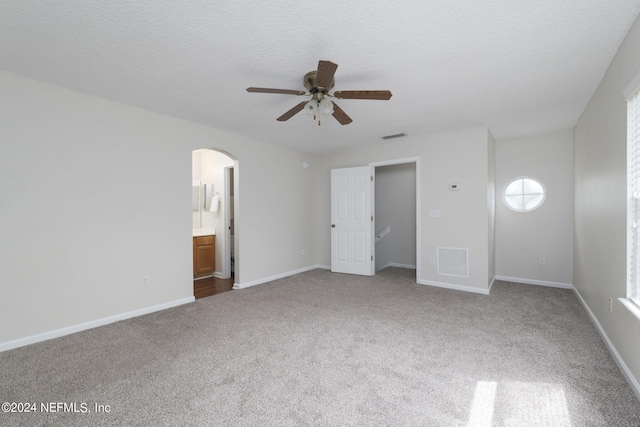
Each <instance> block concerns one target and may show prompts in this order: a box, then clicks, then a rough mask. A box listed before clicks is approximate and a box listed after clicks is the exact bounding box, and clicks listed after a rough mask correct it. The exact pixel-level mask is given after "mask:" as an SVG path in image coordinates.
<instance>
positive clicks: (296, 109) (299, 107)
mask: <svg viewBox="0 0 640 427" xmlns="http://www.w3.org/2000/svg"><path fill="white" fill-rule="evenodd" d="M307 102H309V101H302V102H301V103H300V104H298V105H296V106H295V107H293V108H292V109H290V110H289V111H287V112H286V113H284V114H283V115H281V116H280V117H278V118H277V119H276V120H278V121H279V122H285V121H287V120H289V119H290V118H291V117H293V116H295V115H296V114H298V113H299V112H300V111H302V110H303V109H304V106H305V105H307Z"/></svg>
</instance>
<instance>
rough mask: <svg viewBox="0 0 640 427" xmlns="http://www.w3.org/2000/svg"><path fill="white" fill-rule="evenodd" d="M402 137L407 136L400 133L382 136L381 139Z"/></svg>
mask: <svg viewBox="0 0 640 427" xmlns="http://www.w3.org/2000/svg"><path fill="white" fill-rule="evenodd" d="M403 136H407V134H406V133H404V132H402V133H396V134H394V135H387V136H383V137H382V139H385V140H386V139H393V138H402V137H403Z"/></svg>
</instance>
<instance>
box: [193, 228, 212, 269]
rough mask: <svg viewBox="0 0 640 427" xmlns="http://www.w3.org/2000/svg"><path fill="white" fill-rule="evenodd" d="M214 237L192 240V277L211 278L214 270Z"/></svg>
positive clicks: (197, 237) (198, 237)
mask: <svg viewBox="0 0 640 427" xmlns="http://www.w3.org/2000/svg"><path fill="white" fill-rule="evenodd" d="M215 247H216V236H215V235H213V236H196V237H194V238H193V275H194V277H202V276H211V275H212V274H213V272H214V271H215V269H216V252H215Z"/></svg>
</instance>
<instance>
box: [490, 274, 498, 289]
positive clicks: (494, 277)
mask: <svg viewBox="0 0 640 427" xmlns="http://www.w3.org/2000/svg"><path fill="white" fill-rule="evenodd" d="M496 280H497V279H496V276H493V279H491V282H490V283H489V293H491V288H493V284H494V283H496Z"/></svg>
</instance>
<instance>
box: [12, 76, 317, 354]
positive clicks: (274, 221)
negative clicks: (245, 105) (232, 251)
mask: <svg viewBox="0 0 640 427" xmlns="http://www.w3.org/2000/svg"><path fill="white" fill-rule="evenodd" d="M0 100H1V101H0V143H1V144H2V147H1V148H2V153H1V155H0V218H2V221H0V236H1V242H2V245H1V246H0V286H1V287H2V289H1V295H2V296H1V297H0V324H2V325H5V327H3V328H0V348H2V347H3V345H4V348H7V345H6V344H7V343H8V342H10V341H14V340H18V341H19V340H21V339H26V338H27V337H31V336H33V335H35V334H40V333H49V332H51V331H54V330H59V329H63V328H69V327H73V326H74V325H79V324H83V323H85V322H93V321H96V320H98V319H104V318H107V317H111V316H117V315H120V314H122V313H129V312H133V311H137V310H141V309H145V308H149V307H154V306H158V305H162V304H167V303H174V302H178V303H179V302H184V301H188V300H190V299H192V298H193V282H192V279H193V277H192V236H191V232H192V215H191V172H192V171H191V168H192V163H191V162H192V151H193V150H194V149H197V148H203V147H207V148H218V149H221V150H223V151H225V152H227V153H231V154H233V155H234V156H235V157H236V158H237V159H238V169H239V182H238V183H237V184H238V193H236V198H238V199H239V200H238V202H239V209H238V211H237V212H236V213H235V215H236V221H237V225H238V227H237V228H238V233H239V236H238V238H239V247H238V248H236V249H237V251H239V253H238V257H239V258H240V262H239V263H238V269H239V271H238V277H237V279H236V280H237V281H239V282H240V283H241V284H253V283H257V282H259V281H261V280H265V279H266V278H269V277H272V276H274V275H282V274H287V273H289V272H292V271H297V270H299V269H303V268H308V267H310V266H313V265H315V263H316V253H315V245H314V244H313V239H314V238H315V224H316V217H315V209H314V203H315V199H314V194H315V188H314V184H315V174H314V171H313V168H309V169H304V168H303V167H302V163H303V161H308V162H309V163H311V164H312V165H313V163H314V159H313V157H312V156H309V155H303V154H301V153H299V152H296V151H293V150H289V149H286V148H282V147H279V146H275V145H271V144H266V143H263V142H259V141H255V140H251V139H248V138H244V137H241V136H238V135H234V134H230V133H227V132H223V131H220V130H217V129H213V128H209V127H205V126H201V125H197V124H193V123H189V122H186V121H183V120H179V119H175V118H171V117H167V116H163V115H160V114H155V113H152V112H149V111H147V110H143V109H140V108H135V107H131V106H126V105H123V104H119V103H116V102H112V101H108V100H105V99H102V98H98V97H94V96H89V95H86V94H82V93H79V92H75V91H70V90H67V89H63V88H60V87H57V86H53V85H49V84H44V83H40V82H36V81H34V80H30V79H27V78H23V77H20V76H17V75H15V74H11V73H7V72H3V71H0ZM274 206H277V207H278V209H273V207H274ZM274 246H277V247H278V250H277V251H276V250H273V248H274ZM301 248H305V249H306V251H305V254H304V255H301V253H300V249H301ZM144 275H148V276H149V278H150V286H148V287H144V288H143V287H141V280H142V277H143V276H144ZM8 325H10V326H8ZM3 343H4V344H3Z"/></svg>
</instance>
